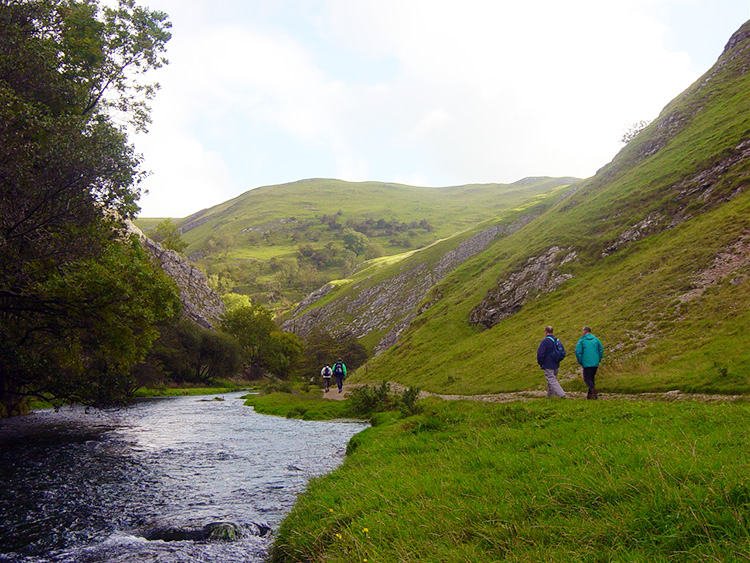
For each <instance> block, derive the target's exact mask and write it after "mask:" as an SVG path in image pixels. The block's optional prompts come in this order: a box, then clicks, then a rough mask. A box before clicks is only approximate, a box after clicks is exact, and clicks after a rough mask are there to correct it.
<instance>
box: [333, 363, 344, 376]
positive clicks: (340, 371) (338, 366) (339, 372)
mask: <svg viewBox="0 0 750 563" xmlns="http://www.w3.org/2000/svg"><path fill="white" fill-rule="evenodd" d="M333 374H334V375H344V368H343V367H341V362H336V364H335V365H334V366H333Z"/></svg>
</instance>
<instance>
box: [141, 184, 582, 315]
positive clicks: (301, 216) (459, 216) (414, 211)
mask: <svg viewBox="0 0 750 563" xmlns="http://www.w3.org/2000/svg"><path fill="white" fill-rule="evenodd" d="M573 181H575V180H574V179H572V178H560V179H552V178H532V179H525V180H522V181H519V182H516V183H514V184H510V185H505V184H482V185H466V186H454V187H447V188H420V187H413V186H405V185H397V184H384V183H378V182H363V183H351V182H343V181H340V180H327V179H315V180H304V181H300V182H294V183H291V184H285V185H281V186H266V187H262V188H257V189H254V190H250V191H248V192H246V193H244V194H242V195H241V196H239V197H237V198H235V199H233V200H230V201H228V202H225V203H223V204H221V205H218V206H215V207H212V208H210V209H207V210H204V211H201V212H199V213H197V214H195V215H193V216H191V217H187V218H185V219H182V220H179V221H177V223H178V225H179V226H180V230H181V231H182V236H183V239H184V240H185V242H187V243H188V247H187V250H186V254H188V256H190V257H191V258H192V259H194V260H195V261H196V262H197V263H198V265H199V266H200V267H201V268H202V269H203V270H204V271H206V272H207V273H208V274H209V276H211V281H212V283H213V284H214V287H215V288H217V289H219V291H221V292H228V291H234V292H237V293H245V294H249V295H250V296H251V297H252V298H253V300H254V301H256V302H260V303H267V304H272V305H273V307H275V308H276V309H278V310H283V309H286V308H288V307H289V306H290V305H291V304H293V303H294V302H296V301H299V300H300V299H301V298H302V297H304V296H305V295H307V294H308V293H309V292H311V291H313V290H315V289H317V288H318V287H320V286H322V285H323V284H325V283H326V282H328V281H330V280H332V279H338V278H344V277H347V276H348V275H349V274H350V273H351V272H352V270H354V269H355V268H356V266H357V265H358V264H360V263H362V262H363V261H365V260H368V259H372V258H377V257H382V256H391V255H395V254H401V253H403V252H405V251H410V250H414V249H417V248H423V247H425V246H427V245H430V244H432V243H434V242H435V241H436V240H439V239H443V238H446V237H450V236H452V235H454V234H456V233H458V232H461V231H464V230H466V229H468V228H471V227H473V226H474V225H476V224H477V223H480V222H482V221H484V220H487V219H492V218H495V217H497V216H499V215H500V214H501V213H502V212H503V211H504V210H507V209H508V208H510V207H513V206H516V205H518V204H519V203H521V202H523V201H525V200H527V199H528V198H532V197H534V196H536V195H538V194H541V193H545V192H547V191H549V190H551V189H553V188H555V187H557V186H560V185H565V184H570V183H571V182H573ZM138 224H139V225H140V226H141V227H142V228H143V229H144V230H145V231H146V233H147V234H148V228H149V227H152V226H153V225H154V224H155V223H154V221H152V220H148V219H141V220H139V221H138Z"/></svg>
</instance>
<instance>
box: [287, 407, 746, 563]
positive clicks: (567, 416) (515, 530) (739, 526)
mask: <svg viewBox="0 0 750 563" xmlns="http://www.w3.org/2000/svg"><path fill="white" fill-rule="evenodd" d="M419 405H420V407H421V413H420V414H417V415H414V416H409V417H405V418H403V417H399V416H398V415H396V414H395V413H383V414H379V415H376V416H375V417H374V419H373V422H374V425H373V426H372V427H371V428H369V429H368V430H365V431H364V432H362V433H360V434H358V435H357V436H355V437H354V438H353V439H352V440H351V442H350V444H349V447H348V455H347V458H346V461H345V462H344V464H343V466H341V467H340V468H339V469H338V470H336V471H335V472H333V473H331V474H329V475H327V476H324V477H320V478H316V479H314V480H312V481H311V482H310V484H309V486H308V489H307V491H306V492H305V493H304V494H303V496H302V497H301V498H300V500H299V502H298V504H297V505H296V507H295V508H294V509H293V511H292V513H291V514H290V515H289V516H288V517H287V518H286V520H285V521H284V522H283V524H282V526H281V528H280V530H279V531H278V533H277V534H276V537H275V541H274V548H273V554H272V561H274V562H277V563H280V562H291V561H305V562H323V561H326V562H331V563H333V562H342V563H343V562H347V563H351V562H368V563H370V562H372V563H375V562H385V561H390V562H410V561H414V562H417V561H419V562H424V561H430V562H438V561H439V562H466V563H475V562H477V561H511V562H529V563H531V562H542V561H544V562H549V561H580V562H615V561H617V562H639V563H640V562H643V563H647V562H648V563H655V562H665V563H666V562H670V563H671V562H682V561H684V562H694V561H722V562H728V561H747V560H749V559H750V471H748V469H750V468H749V467H748V456H747V452H748V450H749V448H750V426H748V424H747V421H748V417H749V416H750V405H749V404H747V403H724V404H706V403H698V402H691V401H688V402H679V403H677V402H671V403H670V402H648V401H636V402H633V401H624V400H611V401H598V402H593V401H572V400H567V401H565V400H553V401H548V400H537V401H531V402H525V403H520V402H519V403H510V404H488V403H476V402H442V401H439V400H429V401H421V402H420V403H419Z"/></svg>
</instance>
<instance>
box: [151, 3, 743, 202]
mask: <svg viewBox="0 0 750 563" xmlns="http://www.w3.org/2000/svg"><path fill="white" fill-rule="evenodd" d="M691 1H698V0H620V1H611V2H610V1H608V2H602V1H601V0H569V1H568V2H560V1H559V0H527V1H526V2H517V1H516V0H513V1H508V0H358V1H357V2H352V1H351V0H327V1H320V2H316V3H312V4H311V3H309V2H302V1H300V0H277V1H276V2H273V3H266V2H264V1H263V0H255V1H249V2H248V1H242V0H217V4H216V5H214V6H213V9H212V10H208V9H206V7H205V5H204V3H202V2H198V1H197V0H180V2H178V1H177V0H152V2H151V5H153V6H154V7H157V8H159V9H164V10H165V11H167V12H168V13H170V15H172V17H173V20H174V23H175V28H174V30H173V31H174V39H173V41H172V43H171V45H170V53H169V57H170V59H171V60H172V64H171V65H170V66H169V67H167V68H166V69H164V70H163V71H160V74H159V76H158V79H159V80H160V81H161V82H162V83H163V90H162V92H161V93H160V94H159V97H158V99H157V102H156V104H155V106H154V120H155V124H154V128H153V131H152V133H151V134H150V135H149V137H148V139H147V140H139V142H138V147H139V148H140V149H141V150H142V151H143V152H144V153H145V154H146V158H147V162H148V164H149V166H150V167H151V168H152V169H153V170H154V173H155V174H154V177H153V178H151V179H149V181H148V187H149V188H150V190H151V195H150V196H149V198H148V199H144V201H143V202H142V203H143V207H144V214H146V215H149V214H150V215H157V214H158V215H167V214H169V215H172V216H176V215H184V214H188V213H190V212H193V211H197V210H198V209H200V208H201V207H202V206H206V205H212V204H215V203H219V202H221V201H224V200H226V199H228V198H229V197H233V196H235V195H238V194H239V193H240V192H242V191H245V190H247V189H250V188H253V187H256V186H258V185H264V184H269V183H280V182H285V181H293V180H297V179H302V178H306V177H318V176H332V177H339V178H342V179H345V180H367V179H370V180H383V181H402V182H403V181H405V180H406V179H414V180H415V181H416V180H418V179H421V181H420V182H418V183H421V184H423V185H424V184H427V179H429V180H430V181H431V182H432V183H433V184H432V185H449V184H458V183H465V182H467V183H468V182H511V181H514V180H517V179H519V178H521V177H523V176H527V175H544V174H546V175H578V176H587V175H590V174H593V173H594V172H595V170H596V169H598V168H599V167H601V166H602V165H604V164H605V163H606V162H607V161H608V160H609V159H611V158H612V156H613V155H614V154H615V153H616V151H617V150H618V149H619V146H620V145H619V142H618V141H619V138H620V137H621V135H622V133H623V132H624V130H625V129H626V127H627V125H628V124H629V123H632V122H634V121H638V120H641V119H652V118H654V117H655V116H656V115H657V113H658V111H659V110H660V109H661V108H662V107H663V106H664V105H665V104H666V103H667V102H669V101H670V100H671V99H672V98H673V97H674V96H676V95H677V94H678V93H679V92H680V91H681V90H683V89H684V88H686V87H687V86H688V85H689V84H690V83H691V82H692V81H693V80H694V79H695V78H697V76H696V74H695V71H694V70H691V57H690V56H689V55H688V54H687V53H685V52H675V51H669V50H668V49H667V48H666V47H665V34H666V28H665V26H664V25H662V24H660V23H658V22H657V21H656V20H655V19H653V18H652V17H650V16H649V15H647V14H648V12H647V11H644V8H645V7H653V6H655V5H663V4H664V5H666V4H670V3H671V4H675V3H683V2H691ZM700 1H701V2H702V1H704V0H700ZM705 1H708V0H705ZM196 10H198V11H196ZM740 23H741V22H739V23H738V24H737V27H739V24H740ZM726 39H728V37H727V38H726ZM415 183H417V182H415ZM178 185H179V186H180V189H181V190H182V192H181V193H182V194H183V195H181V196H173V195H171V192H170V190H173V189H175V186H178ZM207 186H209V187H210V191H209V193H206V187H207ZM168 192H169V193H170V195H168V196H162V193H168ZM193 198H195V199H193ZM218 198H222V199H218ZM177 201H179V202H180V203H181V207H177V206H176V202H177ZM162 206H163V207H162ZM188 208H189V209H188Z"/></svg>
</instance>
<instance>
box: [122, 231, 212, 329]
mask: <svg viewBox="0 0 750 563" xmlns="http://www.w3.org/2000/svg"><path fill="white" fill-rule="evenodd" d="M128 228H129V230H130V232H132V233H135V234H136V235H138V237H139V238H140V240H141V244H142V245H143V247H144V248H145V249H146V250H147V251H148V253H149V254H150V255H151V256H152V257H153V259H154V260H155V261H156V263H157V264H158V265H159V266H160V267H161V269H162V270H164V273H166V274H167V275H168V276H169V277H170V278H172V279H173V280H174V281H175V283H176V284H177V287H178V288H179V290H180V301H181V303H182V311H183V314H184V315H185V316H186V317H188V318H190V319H192V320H193V321H195V322H196V323H198V324H199V325H201V326H203V327H206V328H209V329H213V328H214V324H215V323H216V320H217V319H218V318H219V317H221V315H222V314H223V313H224V310H225V307H224V302H223V301H222V300H221V297H219V294H218V293H216V292H215V291H213V290H212V289H211V288H210V287H208V282H207V280H206V276H204V275H203V273H202V272H201V271H200V270H199V269H198V268H196V267H195V266H193V265H192V264H191V263H190V262H188V260H187V259H185V258H184V257H183V256H182V255H181V254H179V253H177V252H175V251H174V250H170V249H168V248H164V247H163V246H162V245H161V244H159V243H158V242H155V241H153V240H151V239H150V238H148V237H147V236H146V235H144V234H143V232H142V231H141V230H140V229H139V228H138V227H136V226H135V225H133V224H132V223H130V222H129V223H128Z"/></svg>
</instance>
